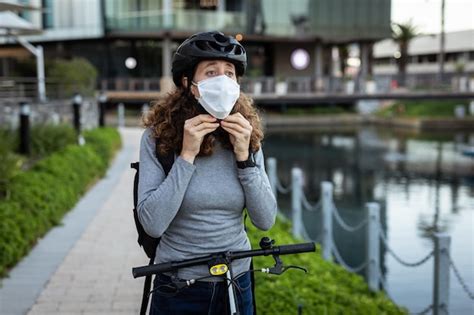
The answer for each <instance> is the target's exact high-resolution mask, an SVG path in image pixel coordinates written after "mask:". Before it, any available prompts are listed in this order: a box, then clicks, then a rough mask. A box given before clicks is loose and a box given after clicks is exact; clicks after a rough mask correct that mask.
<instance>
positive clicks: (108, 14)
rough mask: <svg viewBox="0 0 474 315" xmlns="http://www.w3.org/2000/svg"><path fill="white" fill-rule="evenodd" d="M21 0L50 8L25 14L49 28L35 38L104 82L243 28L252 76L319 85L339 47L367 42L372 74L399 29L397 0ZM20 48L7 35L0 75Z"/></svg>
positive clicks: (152, 70)
mask: <svg viewBox="0 0 474 315" xmlns="http://www.w3.org/2000/svg"><path fill="white" fill-rule="evenodd" d="M19 2H21V3H24V4H31V5H37V6H42V7H43V9H44V10H43V11H40V12H38V11H29V12H26V13H24V14H22V17H24V18H25V19H27V20H29V21H31V22H32V23H34V24H35V25H37V26H39V27H42V28H43V29H44V33H43V34H41V35H35V36H28V37H27V38H28V40H30V41H31V42H32V43H34V44H41V45H43V47H44V50H45V57H46V59H50V58H71V57H85V58H87V59H88V60H90V61H91V62H92V63H93V64H94V65H95V66H96V68H97V69H98V70H99V73H100V80H101V82H103V83H104V86H107V84H108V83H107V82H109V81H110V80H116V79H117V78H119V79H120V78H128V79H146V78H148V79H158V78H160V77H169V75H170V61H171V57H172V53H173V51H174V50H175V49H176V47H177V46H178V44H179V43H180V42H181V41H182V40H183V39H185V38H186V37H188V36H189V35H191V34H193V33H196V32H198V31H205V30H221V31H223V32H224V33H227V34H232V35H234V36H235V35H237V34H240V35H241V41H242V42H243V44H244V46H245V47H246V48H247V51H248V56H249V68H248V72H247V76H248V77H250V78H258V77H270V78H272V80H274V81H277V80H279V79H287V78H306V79H309V80H307V81H306V82H310V84H311V85H313V86H314V85H316V84H317V82H318V81H322V80H323V79H324V78H326V77H328V76H331V75H332V74H333V73H334V67H336V63H335V62H334V54H333V50H334V48H335V47H341V46H345V45H348V44H354V43H357V44H359V46H360V48H361V69H362V71H361V76H362V78H364V77H365V76H366V75H367V74H368V71H369V70H368V60H369V59H370V58H369V55H370V53H371V48H372V45H373V43H375V42H376V41H378V40H381V39H384V38H388V37H390V36H391V29H390V7H391V0H357V1H345V0H292V1H287V0H242V1H239V0H175V1H172V0H60V1H54V0H22V1H19ZM2 44H3V45H2ZM12 47H16V46H15V44H13V43H8V42H6V41H5V40H4V39H0V58H4V59H8V61H7V62H5V61H4V62H0V76H1V75H3V76H5V75H8V74H9V73H10V72H11V70H12V68H13V67H14V64H15V56H14V55H11V54H10V55H8V53H7V52H6V51H7V49H10V51H11V49H12ZM2 49H3V50H4V51H5V53H3V54H2ZM19 49H21V48H19ZM297 49H300V50H297ZM292 55H293V62H291V60H292ZM127 60H128V61H127ZM126 61H127V62H126Z"/></svg>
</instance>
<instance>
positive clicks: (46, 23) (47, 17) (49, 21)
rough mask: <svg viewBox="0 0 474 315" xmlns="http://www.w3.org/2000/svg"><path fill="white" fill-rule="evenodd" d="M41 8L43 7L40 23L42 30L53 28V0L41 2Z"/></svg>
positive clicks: (42, 0)
mask: <svg viewBox="0 0 474 315" xmlns="http://www.w3.org/2000/svg"><path fill="white" fill-rule="evenodd" d="M41 6H42V7H43V13H42V21H43V28H44V29H47V28H53V27H54V20H53V0H41Z"/></svg>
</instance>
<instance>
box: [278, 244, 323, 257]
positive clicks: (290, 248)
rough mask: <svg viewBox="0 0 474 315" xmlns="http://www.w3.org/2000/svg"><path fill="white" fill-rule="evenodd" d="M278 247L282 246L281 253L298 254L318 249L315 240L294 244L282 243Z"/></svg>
mask: <svg viewBox="0 0 474 315" xmlns="http://www.w3.org/2000/svg"><path fill="white" fill-rule="evenodd" d="M278 247H279V248H280V255H287V254H297V253H306V252H314V251H316V246H315V245H314V243H313V242H311V243H301V244H294V245H281V246H278Z"/></svg>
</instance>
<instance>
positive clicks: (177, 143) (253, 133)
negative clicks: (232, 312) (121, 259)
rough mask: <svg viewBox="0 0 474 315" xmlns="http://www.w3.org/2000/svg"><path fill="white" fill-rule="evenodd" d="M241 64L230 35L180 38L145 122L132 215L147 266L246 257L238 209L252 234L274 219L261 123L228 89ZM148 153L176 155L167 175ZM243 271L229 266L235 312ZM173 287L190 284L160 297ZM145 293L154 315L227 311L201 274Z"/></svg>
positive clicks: (242, 266) (166, 280)
mask: <svg viewBox="0 0 474 315" xmlns="http://www.w3.org/2000/svg"><path fill="white" fill-rule="evenodd" d="M246 64H247V58H246V53H245V50H244V48H243V47H242V45H241V44H240V43H239V42H238V41H237V40H235V39H234V38H233V37H231V36H225V35H224V34H222V33H220V32H205V33H198V34H195V35H193V36H191V37H189V38H188V39H186V40H185V41H184V42H183V43H182V44H181V45H180V46H179V47H178V49H177V51H176V53H175V55H174V57H173V64H172V72H173V81H174V83H175V84H176V86H177V88H176V89H175V90H174V91H173V92H171V93H170V94H169V95H168V96H167V97H165V99H164V100H162V101H160V102H158V103H156V104H155V105H154V106H153V107H152V109H151V110H150V112H149V113H148V114H147V115H146V116H145V117H144V124H145V126H146V127H147V129H146V130H145V132H144V134H143V137H142V141H141V147H140V178H139V187H138V193H139V196H138V215H139V219H140V222H141V223H142V225H143V227H144V229H145V231H146V232H147V233H148V234H149V235H151V236H153V237H161V242H160V243H159V245H158V248H157V254H156V259H155V263H163V262H169V261H179V260H183V259H189V258H196V257H200V256H203V255H206V254H209V253H212V252H221V251H227V250H232V251H238V250H248V249H250V243H249V240H248V238H247V234H246V232H245V229H244V222H243V221H244V220H243V209H244V208H246V209H247V213H248V216H249V218H250V221H251V222H252V224H254V225H255V226H256V227H257V228H259V229H262V230H268V229H270V228H271V227H272V225H273V223H274V221H275V216H276V209H277V207H276V201H275V197H274V196H273V194H272V191H271V188H270V185H269V182H268V178H267V175H266V173H265V169H264V158H263V153H262V149H261V140H262V138H263V132H262V129H261V125H260V119H259V117H258V115H257V112H256V110H255V108H254V107H253V106H252V103H251V100H250V99H249V98H248V97H246V96H245V95H243V94H242V93H240V87H239V85H238V83H237V79H238V78H239V77H241V76H242V75H243V74H244V72H245V68H246ZM156 139H158V142H156ZM157 144H158V145H157ZM156 150H158V152H159V153H160V154H162V155H166V154H169V153H170V152H171V153H174V154H175V160H174V164H173V166H172V168H171V170H170V171H169V173H168V175H167V176H166V175H165V173H164V171H163V168H162V166H161V164H160V162H159V161H158V159H157V158H156V155H155V153H156V152H155V151H156ZM249 265H250V259H240V260H236V261H234V262H233V263H232V270H233V274H234V275H239V274H241V276H240V277H239V278H238V279H237V280H236V282H237V284H238V289H237V290H236V291H237V292H238V294H237V297H238V303H239V309H240V311H241V314H252V310H253V305H252V292H251V286H250V274H249V272H247V271H248V270H249ZM176 279H179V280H189V279H198V280H199V281H197V282H196V284H193V285H191V286H190V287H187V288H185V289H183V290H180V291H179V292H177V293H176V294H169V292H166V290H167V289H168V288H169V284H170V283H171V281H173V280H175V281H176ZM154 288H155V290H154V294H153V297H152V303H151V311H150V313H151V314H154V315H155V314H226V313H227V311H228V305H227V303H223V301H225V300H226V299H227V287H226V284H225V282H224V281H223V278H221V277H212V276H210V274H209V271H208V267H207V266H197V267H190V268H184V269H181V270H179V271H178V272H177V273H175V274H168V275H159V276H157V277H156V278H155V282H154ZM167 293H168V294H167Z"/></svg>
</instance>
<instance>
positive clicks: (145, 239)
mask: <svg viewBox="0 0 474 315" xmlns="http://www.w3.org/2000/svg"><path fill="white" fill-rule="evenodd" d="M155 147H156V149H155V155H156V158H157V159H158V161H159V162H160V164H161V166H162V167H163V170H164V171H165V175H166V176H168V173H169V172H170V170H171V167H173V163H174V152H171V153H169V154H167V155H165V156H162V155H160V154H159V151H158V139H156V145H155ZM130 167H131V168H133V169H135V170H136V172H135V177H134V179H133V218H134V219H135V226H136V228H137V232H138V244H139V245H140V246H142V247H143V250H144V251H145V253H146V255H147V256H148V258H150V262H149V263H148V265H153V263H154V261H155V254H156V247H157V246H158V243H160V238H159V237H158V238H155V237H151V236H150V235H148V234H147V233H146V232H145V230H144V229H143V226H142V224H141V223H140V220H138V212H137V202H138V178H139V174H140V163H139V162H134V163H131V164H130ZM245 217H247V215H245ZM250 269H253V260H251V263H250ZM250 276H251V284H252V297H253V311H254V315H256V314H257V305H256V304H255V278H254V273H253V272H252V273H250ZM151 278H152V276H151V275H149V276H146V278H145V284H144V286H143V296H142V304H141V307H140V315H146V309H147V307H148V300H149V297H150V295H149V293H150V289H151Z"/></svg>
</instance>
